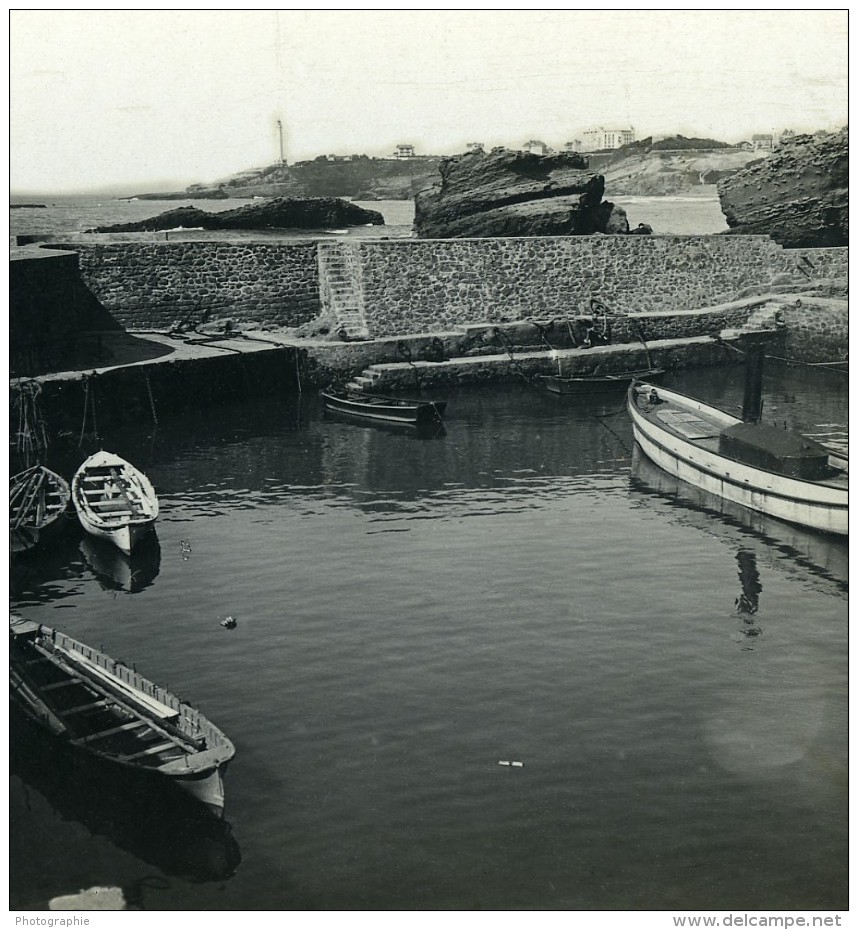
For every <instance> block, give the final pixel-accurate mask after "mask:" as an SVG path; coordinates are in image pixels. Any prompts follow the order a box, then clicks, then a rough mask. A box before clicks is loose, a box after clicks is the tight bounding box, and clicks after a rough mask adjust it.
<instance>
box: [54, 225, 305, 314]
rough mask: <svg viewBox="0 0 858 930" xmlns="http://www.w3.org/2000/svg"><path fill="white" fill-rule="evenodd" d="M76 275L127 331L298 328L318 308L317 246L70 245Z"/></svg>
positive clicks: (244, 244)
mask: <svg viewBox="0 0 858 930" xmlns="http://www.w3.org/2000/svg"><path fill="white" fill-rule="evenodd" d="M68 248H73V249H74V250H75V251H77V252H78V253H79V255H80V270H81V276H82V277H83V279H84V281H85V283H86V284H87V286H88V287H89V288H90V290H91V291H92V292H93V294H95V296H96V297H97V298H98V299H99V300H100V301H101V303H102V305H103V306H104V307H105V308H106V309H108V310H109V311H110V312H111V314H112V315H113V316H114V317H115V319H116V320H118V321H119V322H120V323H121V324H122V325H123V326H124V327H125V328H126V329H129V330H135V329H137V330H141V329H156V330H157V329H170V328H172V327H173V326H174V325H175V324H176V323H178V322H180V321H192V322H194V323H198V322H201V321H202V318H203V314H204V313H207V314H208V317H207V318H208V319H215V320H221V319H222V320H227V319H229V320H232V321H234V322H235V323H236V324H238V325H239V326H240V325H242V324H245V325H246V324H248V323H256V324H262V325H266V324H267V325H271V326H284V327H285V326H299V325H300V324H301V323H305V322H307V321H308V320H311V319H313V318H315V317H316V316H317V315H318V313H319V280H318V270H317V263H316V245H315V243H313V242H303V243H297V244H280V243H278V244H268V243H262V242H211V241H208V242H163V243H142V242H128V243H125V242H117V243H109V244H105V245H89V244H77V243H75V244H74V245H73V246H72V245H69V246H68Z"/></svg>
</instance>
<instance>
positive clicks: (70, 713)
mask: <svg viewBox="0 0 858 930" xmlns="http://www.w3.org/2000/svg"><path fill="white" fill-rule="evenodd" d="M9 634H10V637H9V638H10V643H9V660H10V664H9V676H10V677H9V685H10V699H11V701H12V703H13V704H14V705H16V706H17V707H18V709H19V710H21V711H22V712H23V713H24V714H25V715H26V716H27V717H29V718H30V719H31V720H32V721H34V722H35V723H37V724H38V725H39V726H41V727H42V728H43V729H46V730H47V731H48V732H50V733H52V734H53V735H54V736H55V737H57V738H58V739H60V740H63V741H65V742H66V743H68V744H69V745H70V746H72V747H73V748H74V749H77V750H80V751H82V752H85V753H88V754H91V755H93V756H96V757H99V758H100V759H102V760H104V761H107V762H111V763H114V764H115V765H118V766H120V767H122V768H124V769H134V770H137V771H138V772H140V773H143V774H147V775H150V776H153V777H157V778H163V779H166V780H168V781H169V782H171V783H173V784H175V785H177V786H178V787H180V788H182V789H184V790H185V791H187V792H188V793H189V794H191V795H192V796H194V797H195V798H197V799H198V800H199V801H201V802H202V803H203V804H204V805H205V806H206V807H207V808H208V809H209V810H211V811H212V812H214V813H216V814H218V815H220V814H222V812H223V806H224V789H223V775H224V772H225V770H226V767H227V764H228V763H229V762H230V760H231V759H232V758H233V756H234V755H235V747H234V746H233V744H232V742H231V741H230V740H229V739H228V738H227V737H226V736H225V735H224V734H223V733H222V732H221V731H220V730H219V729H218V728H217V727H216V726H214V724H212V723H210V722H209V721H208V720H207V719H206V718H205V717H204V716H203V715H202V714H201V713H200V712H199V710H197V709H195V708H193V707H191V706H190V705H189V704H186V703H185V702H183V701H181V700H180V699H179V698H178V697H176V696H175V695H174V694H171V693H170V692H169V691H167V690H166V689H164V688H161V687H159V686H158V685H156V684H154V683H153V682H151V681H149V680H148V679H146V678H144V677H143V676H142V675H141V674H139V673H138V672H137V671H136V670H135V669H134V668H130V667H129V666H128V665H126V664H125V663H123V662H119V661H117V660H116V659H112V658H111V657H110V656H108V655H105V654H104V653H103V652H100V651H98V650H97V649H92V648H91V647H89V646H87V645H85V644H84V643H80V642H78V641H77V640H75V639H72V638H71V637H70V636H67V635H66V634H65V633H62V632H60V631H59V630H55V629H51V628H50V627H47V626H44V625H42V624H39V623H34V622H32V621H29V620H25V619H23V618H21V617H17V616H15V615H14V614H13V615H12V616H11V617H10V623H9Z"/></svg>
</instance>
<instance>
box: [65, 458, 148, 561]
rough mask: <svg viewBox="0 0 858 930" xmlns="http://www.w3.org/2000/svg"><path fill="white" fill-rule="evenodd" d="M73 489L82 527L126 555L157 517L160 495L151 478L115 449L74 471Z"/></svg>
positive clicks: (90, 459)
mask: <svg viewBox="0 0 858 930" xmlns="http://www.w3.org/2000/svg"><path fill="white" fill-rule="evenodd" d="M71 490H72V500H73V502H74V506H75V510H77V514H78V517H79V518H80V522H81V523H82V524H83V528H84V529H85V530H86V531H87V532H88V533H91V534H92V535H93V536H98V537H99V538H100V539H107V540H110V541H111V542H112V543H113V544H114V545H115V546H117V547H118V548H119V549H120V550H121V551H122V552H124V553H125V554H126V555H130V554H131V550H132V549H133V548H134V544H135V543H136V542H137V540H138V539H140V538H142V537H143V536H145V535H146V534H147V533H148V532H149V531H150V530H151V529H152V525H153V524H154V522H155V520H156V519H157V517H158V498H157V497H156V496H155V489H154V488H153V487H152V484H151V482H150V481H149V479H148V478H147V477H146V476H145V475H144V474H143V473H142V472H140V471H138V470H137V469H136V468H135V467H134V466H133V465H131V464H130V463H129V462H126V461H125V459H122V458H120V457H119V456H118V455H114V454H113V453H112V452H105V451H104V450H102V451H100V452H96V453H95V455H91V456H90V457H89V458H88V459H87V460H86V461H85V462H84V463H83V464H82V465H81V466H80V468H79V469H78V470H77V472H76V473H75V476H74V478H73V479H72V489H71Z"/></svg>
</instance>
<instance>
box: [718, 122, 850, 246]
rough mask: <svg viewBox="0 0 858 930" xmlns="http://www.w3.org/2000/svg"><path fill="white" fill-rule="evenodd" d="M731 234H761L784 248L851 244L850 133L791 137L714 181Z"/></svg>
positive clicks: (841, 132)
mask: <svg viewBox="0 0 858 930" xmlns="http://www.w3.org/2000/svg"><path fill="white" fill-rule="evenodd" d="M718 196H719V197H720V198H721V210H722V212H723V213H724V216H725V217H726V218H727V224H728V225H729V226H730V232H731V233H741V234H745V235H759V234H765V235H769V236H771V237H772V239H774V240H775V242H778V243H780V244H781V245H783V246H786V247H788V248H799V247H802V248H819V247H823V246H845V245H848V243H849V215H848V214H849V137H848V131H847V130H846V129H842V130H841V131H840V132H839V133H824V132H822V133H817V134H815V135H812V136H811V135H800V136H795V137H794V138H793V140H792V141H791V142H789V143H787V144H785V145H783V146H781V147H780V148H778V149H776V150H775V151H774V153H773V154H772V155H771V156H770V157H769V158H766V159H764V160H763V161H760V162H757V163H755V164H753V165H749V166H748V167H747V168H746V169H745V170H744V171H740V172H737V173H736V174H734V175H732V176H731V177H729V178H725V179H723V180H722V181H720V182H719V183H718Z"/></svg>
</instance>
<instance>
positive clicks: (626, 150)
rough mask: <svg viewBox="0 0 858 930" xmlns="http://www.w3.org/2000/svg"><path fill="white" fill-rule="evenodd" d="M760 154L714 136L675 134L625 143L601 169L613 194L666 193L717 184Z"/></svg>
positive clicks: (655, 194) (675, 192)
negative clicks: (683, 135) (730, 145)
mask: <svg viewBox="0 0 858 930" xmlns="http://www.w3.org/2000/svg"><path fill="white" fill-rule="evenodd" d="M689 143H692V145H689ZM694 144H696V146H697V147H696V148H695V147H693V146H694ZM760 157H761V156H760V153H759V152H749V151H744V150H741V149H736V148H731V147H729V146H726V145H725V144H724V143H723V142H715V141H714V140H711V139H685V138H683V137H682V136H675V137H673V138H671V139H665V140H662V141H661V142H657V143H655V144H652V140H651V139H645V140H643V141H642V142H634V143H632V144H631V145H627V146H624V147H623V148H621V149H618V150H617V151H616V152H615V153H614V154H613V155H612V156H610V158H609V160H608V161H607V162H606V163H604V164H601V165H600V168H599V170H600V171H602V173H603V174H604V176H605V186H606V187H607V188H608V190H609V191H610V192H611V196H612V197H616V196H618V195H621V194H625V195H636V196H645V197H646V196H664V195H670V194H684V193H688V192H690V191H693V190H694V189H695V188H699V187H700V186H701V185H703V184H716V183H717V182H718V181H720V180H721V179H722V178H726V177H729V176H730V175H731V174H734V173H735V172H736V171H739V170H740V169H742V168H744V167H746V166H747V165H748V164H749V163H750V162H752V161H755V160H757V159H759V158H760Z"/></svg>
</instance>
